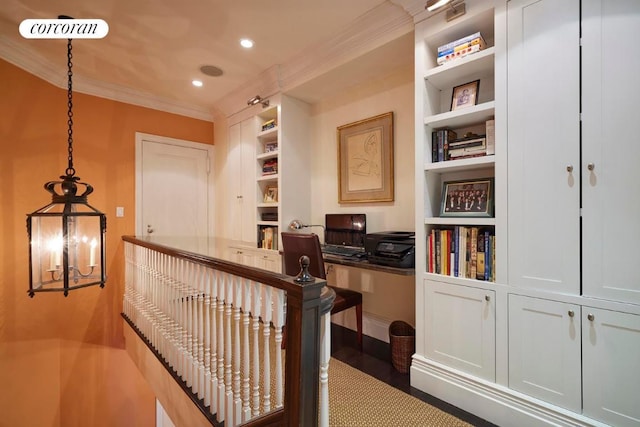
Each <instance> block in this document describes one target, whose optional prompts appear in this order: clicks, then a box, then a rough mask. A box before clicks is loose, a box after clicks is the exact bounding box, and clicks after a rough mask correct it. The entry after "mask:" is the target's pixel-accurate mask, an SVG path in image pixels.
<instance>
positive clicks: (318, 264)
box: [281, 231, 362, 350]
mask: <svg viewBox="0 0 640 427" xmlns="http://www.w3.org/2000/svg"><path fill="white" fill-rule="evenodd" d="M281 235H282V249H283V252H284V274H286V275H287V276H296V275H298V273H299V272H300V257H301V256H302V255H306V256H308V257H309V260H310V264H309V274H311V275H312V276H314V277H317V278H320V279H323V280H326V278H327V275H326V272H325V268H324V260H323V258H322V249H321V248H320V239H318V235H317V234H313V233H312V234H302V233H290V232H285V231H283V232H282V233H281ZM330 288H331V289H333V290H334V291H335V293H336V299H335V301H334V302H333V308H332V309H331V314H335V313H338V312H340V311H342V310H346V309H348V308H351V307H355V309H356V326H357V332H358V348H359V349H360V350H362V294H361V293H360V292H356V291H352V290H350V289H344V288H339V287H336V286H330Z"/></svg>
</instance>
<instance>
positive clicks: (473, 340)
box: [424, 281, 496, 381]
mask: <svg viewBox="0 0 640 427" xmlns="http://www.w3.org/2000/svg"><path fill="white" fill-rule="evenodd" d="M425 299H426V301H425V310H424V312H425V317H426V318H425V328H426V333H425V342H426V348H427V356H428V357H429V358H430V359H433V360H435V361H437V362H441V363H444V364H446V365H448V366H451V367H452V368H456V369H460V370H461V371H464V372H467V373H470V374H472V375H475V376H477V377H480V378H483V379H485V380H488V381H495V376H496V374H495V373H496V316H495V302H494V301H495V292H494V291H488V290H484V289H477V288H471V287H468V286H459V285H452V284H448V283H441V282H431V281H425Z"/></svg>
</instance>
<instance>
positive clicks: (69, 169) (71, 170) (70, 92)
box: [66, 39, 76, 176]
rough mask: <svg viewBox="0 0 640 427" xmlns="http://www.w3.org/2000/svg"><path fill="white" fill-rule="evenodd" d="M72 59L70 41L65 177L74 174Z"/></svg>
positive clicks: (68, 48)
mask: <svg viewBox="0 0 640 427" xmlns="http://www.w3.org/2000/svg"><path fill="white" fill-rule="evenodd" d="M72 57H73V55H72V54H71V39H69V40H68V42H67V67H68V71H67V76H68V77H69V82H68V85H67V87H68V94H67V97H68V98H69V100H68V102H67V105H68V107H69V111H68V113H67V115H68V116H69V120H68V121H67V124H68V125H69V130H68V134H69V166H68V167H67V171H66V173H67V175H68V176H74V175H75V173H76V170H75V169H74V168H73V90H72V89H73V82H72V77H73V71H71V67H72V66H73V64H72V63H71V58H72Z"/></svg>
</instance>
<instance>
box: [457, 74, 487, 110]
mask: <svg viewBox="0 0 640 427" xmlns="http://www.w3.org/2000/svg"><path fill="white" fill-rule="evenodd" d="M479 89H480V80H474V81H472V82H469V83H465V84H463V85H460V86H456V87H454V88H453V93H452V96H451V111H454V110H458V109H460V108H466V107H472V106H474V105H476V104H477V103H478V90H479Z"/></svg>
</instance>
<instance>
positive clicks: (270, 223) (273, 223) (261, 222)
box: [257, 221, 278, 227]
mask: <svg viewBox="0 0 640 427" xmlns="http://www.w3.org/2000/svg"><path fill="white" fill-rule="evenodd" d="M257 224H258V225H268V226H271V227H277V226H278V221H258V222H257Z"/></svg>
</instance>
